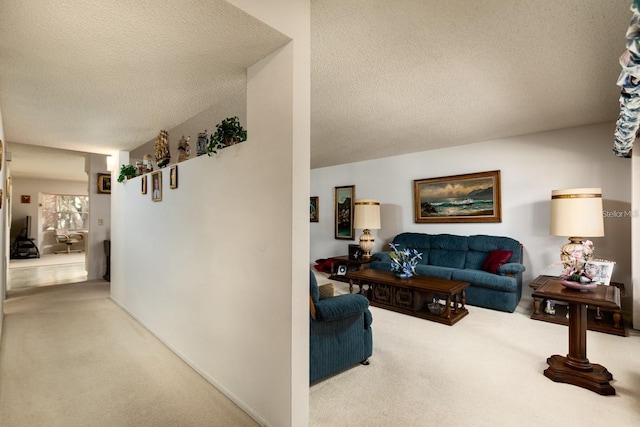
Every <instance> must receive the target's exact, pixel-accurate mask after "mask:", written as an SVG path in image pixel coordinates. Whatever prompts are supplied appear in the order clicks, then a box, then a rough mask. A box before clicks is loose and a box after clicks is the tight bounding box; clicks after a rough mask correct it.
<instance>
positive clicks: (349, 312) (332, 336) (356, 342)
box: [309, 271, 373, 383]
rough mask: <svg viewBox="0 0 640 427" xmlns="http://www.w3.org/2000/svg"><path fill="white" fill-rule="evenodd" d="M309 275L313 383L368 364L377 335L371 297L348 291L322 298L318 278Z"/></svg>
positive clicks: (310, 373) (310, 356)
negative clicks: (370, 301) (372, 331)
mask: <svg viewBox="0 0 640 427" xmlns="http://www.w3.org/2000/svg"><path fill="white" fill-rule="evenodd" d="M309 274H310V277H309V290H310V295H311V303H310V304H311V309H310V316H309V321H310V325H309V331H310V337H309V382H310V383H314V382H317V381H319V380H322V379H324V378H326V377H328V376H330V375H333V374H336V373H338V372H341V371H344V370H345V369H347V368H350V367H352V366H354V365H357V364H358V363H362V364H364V365H366V364H368V361H367V359H368V357H369V356H371V354H372V351H373V338H372V333H371V322H372V317H371V312H370V311H369V301H368V300H367V298H365V297H364V296H362V295H357V294H348V295H338V296H335V297H330V298H325V299H322V300H321V299H320V293H319V291H318V283H317V281H316V278H315V276H314V274H313V272H312V271H310V272H309Z"/></svg>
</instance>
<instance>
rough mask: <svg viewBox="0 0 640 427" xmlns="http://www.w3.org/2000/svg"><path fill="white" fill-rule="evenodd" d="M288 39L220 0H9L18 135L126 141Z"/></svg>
mask: <svg viewBox="0 0 640 427" xmlns="http://www.w3.org/2000/svg"><path fill="white" fill-rule="evenodd" d="M288 40H289V39H288V38H287V37H285V36H284V35H283V34H281V33H279V32H277V31H275V30H273V29H272V28H271V27H269V26H267V25H265V24H264V23H262V22H261V21H258V20H256V19H255V18H252V17H251V16H249V15H247V14H245V13H244V12H242V11H240V10H239V9H237V8H235V7H234V6H232V5H230V4H229V3H227V2H226V1H222V0H172V1H167V2H158V1H127V0H110V1H104V0H67V1H60V0H3V1H2V2H1V4H0V59H1V60H0V108H2V115H3V121H4V130H5V138H6V139H7V140H8V141H11V142H19V143H25V144H34V145H43V146H49V147H62V148H66V149H72V150H80V151H89V152H100V153H108V152H112V151H114V150H130V149H133V148H135V147H137V146H138V145H140V144H142V143H144V142H146V141H148V140H149V139H151V138H153V137H154V136H155V135H157V133H158V130H159V129H164V128H167V129H168V128H171V127H173V126H176V125H178V124H180V123H182V122H184V121H185V120H186V119H188V118H189V117H192V116H194V115H195V114H197V113H199V112H200V111H202V110H204V109H206V108H207V107H209V106H210V105H211V104H212V103H213V100H216V99H220V98H230V97H232V95H233V93H234V92H235V91H236V90H237V89H238V88H242V93H244V86H245V84H246V71H245V70H246V68H247V67H248V66H249V65H251V64H254V63H255V62H257V61H258V60H260V59H262V58H264V57H265V56H266V55H268V54H269V53H271V52H273V51H274V50H275V49H277V48H278V47H280V46H282V45H284V44H285V43H286V42H287V41H288Z"/></svg>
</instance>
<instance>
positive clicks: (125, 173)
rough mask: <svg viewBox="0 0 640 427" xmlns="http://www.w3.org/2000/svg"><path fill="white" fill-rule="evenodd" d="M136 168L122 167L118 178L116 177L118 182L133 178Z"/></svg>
mask: <svg viewBox="0 0 640 427" xmlns="http://www.w3.org/2000/svg"><path fill="white" fill-rule="evenodd" d="M135 176H136V167H135V166H134V165H122V166H121V167H120V176H118V182H122V181H124V180H125V179H131V178H135Z"/></svg>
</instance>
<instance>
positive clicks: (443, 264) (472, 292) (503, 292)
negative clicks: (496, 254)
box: [371, 233, 525, 312]
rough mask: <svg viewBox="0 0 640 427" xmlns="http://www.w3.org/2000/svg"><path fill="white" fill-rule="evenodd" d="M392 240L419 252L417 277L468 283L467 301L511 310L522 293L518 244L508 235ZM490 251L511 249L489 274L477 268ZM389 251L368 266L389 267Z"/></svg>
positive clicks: (414, 235)
mask: <svg viewBox="0 0 640 427" xmlns="http://www.w3.org/2000/svg"><path fill="white" fill-rule="evenodd" d="M393 243H394V244H396V245H398V246H399V249H400V248H402V249H404V248H410V249H411V248H413V249H416V250H418V252H421V253H422V259H421V260H420V261H419V264H418V265H417V266H416V269H415V270H416V273H417V274H418V275H421V276H430V277H439V278H442V279H449V280H461V281H464V282H469V283H470V285H469V287H468V288H467V289H466V297H467V301H466V302H467V304H470V305H476V306H479V307H486V308H491V309H495V310H502V311H508V312H513V311H514V310H515V309H516V307H517V305H518V302H519V301H520V297H521V295H522V272H523V271H525V267H524V265H523V264H522V245H521V244H520V242H518V241H517V240H514V239H511V238H509V237H498V236H485V235H476V236H457V235H452V234H424V233H401V234H398V235H397V236H396V237H395V238H394V239H393ZM492 251H512V253H513V254H512V255H511V258H509V259H508V260H506V262H505V263H504V264H501V265H499V266H495V267H497V271H496V272H495V274H494V273H491V272H489V271H486V270H483V269H482V268H481V267H482V266H483V263H484V262H485V260H486V259H487V257H488V256H489V254H490V253H492ZM389 254H390V252H380V253H377V254H374V255H373V256H374V257H376V258H378V259H379V261H374V262H372V263H371V268H375V269H380V270H391V257H390V255H389Z"/></svg>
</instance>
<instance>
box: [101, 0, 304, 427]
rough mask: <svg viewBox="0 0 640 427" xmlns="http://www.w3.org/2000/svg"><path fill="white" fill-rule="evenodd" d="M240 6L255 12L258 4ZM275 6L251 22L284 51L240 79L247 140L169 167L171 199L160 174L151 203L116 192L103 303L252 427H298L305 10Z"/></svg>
mask: <svg viewBox="0 0 640 427" xmlns="http://www.w3.org/2000/svg"><path fill="white" fill-rule="evenodd" d="M232 3H236V2H232ZM237 3H241V5H240V6H242V7H244V6H252V5H256V10H258V11H259V10H260V9H261V8H262V6H261V5H260V4H259V3H260V2H258V1H257V0H253V1H251V2H247V1H239V2H237ZM279 3H280V6H283V7H284V9H282V8H280V9H279V14H276V15H273V14H272V15H271V16H269V17H266V18H265V17H263V16H261V15H259V14H258V15H256V14H254V11H252V10H248V12H249V13H252V14H254V16H256V17H257V18H259V19H262V20H263V21H265V22H267V23H268V24H269V25H271V26H273V27H275V28H277V29H279V30H280V31H282V32H284V33H285V34H288V35H290V36H291V37H292V38H294V39H295V42H292V43H289V44H288V45H286V46H284V47H283V48H281V49H280V50H279V51H277V52H275V53H273V54H272V55H270V56H269V57H267V58H265V59H264V60H262V61H260V62H259V63H257V64H255V65H254V66H252V67H250V68H249V70H248V72H247V130H248V134H249V139H248V140H247V141H246V142H244V143H242V144H238V145H235V146H231V147H228V148H225V149H224V150H222V152H221V154H220V156H218V157H208V156H201V157H196V158H192V159H190V160H188V161H186V162H183V163H180V164H179V166H178V168H179V169H178V188H177V189H169V188H168V175H169V169H168V168H165V169H163V170H162V174H163V189H164V191H163V193H164V194H163V200H162V201H161V202H155V203H154V202H152V201H151V198H150V194H147V195H142V194H140V181H141V177H137V178H134V179H132V180H130V181H128V182H126V183H124V184H114V185H113V187H112V199H111V200H112V211H111V212H112V216H111V222H112V230H111V234H112V275H111V292H112V298H113V299H114V300H115V301H117V302H118V303H119V304H120V305H121V306H123V307H124V308H125V309H126V310H128V311H129V312H130V313H131V314H132V315H133V316H135V317H136V318H137V319H138V320H139V321H140V322H142V323H143V324H144V325H145V326H146V327H147V328H148V329H150V330H151V331H152V332H153V333H155V334H156V335H157V336H158V337H159V338H160V339H161V340H163V342H165V343H166V344H167V345H168V346H169V347H171V348H172V349H173V350H174V351H175V352H176V353H177V354H179V355H180V356H181V357H182V358H184V359H185V360H186V361H187V362H188V363H190V364H191V366H193V367H194V368H195V369H196V370H197V371H198V372H200V373H201V374H202V375H203V376H204V377H205V378H207V379H208V380H209V381H210V382H212V383H213V384H214V385H216V386H217V387H218V388H219V389H220V390H221V391H223V392H224V393H225V394H226V395H227V396H229V397H231V398H232V399H233V400H234V401H235V402H236V403H237V404H239V405H240V406H241V407H242V408H243V409H245V410H246V411H247V412H248V413H249V414H251V415H252V416H253V417H254V418H255V419H256V420H258V421H259V422H260V423H262V424H264V425H272V426H302V425H307V424H308V375H309V371H308V339H309V338H308V337H309V335H308V334H309V331H308V308H307V299H308V271H307V270H308V265H307V254H308V250H309V229H308V218H307V211H306V209H307V198H308V196H309V191H308V189H309V166H308V165H309V111H310V107H309V93H310V84H309V76H310V72H309V34H308V32H309V5H308V1H305V2H301V1H295V0H291V1H280V2H279ZM292 5H295V7H292ZM270 6H273V5H270ZM245 10H247V9H245ZM263 18H264V19H263ZM267 18H271V19H273V20H270V19H267ZM291 22H295V24H294V27H295V28H294V29H292V28H291V25H292V24H291ZM288 30H290V31H288ZM305 31H306V33H305ZM299 35H300V37H298V36H299ZM168 131H169V133H170V134H172V133H176V132H174V131H173V130H171V129H169V130H168ZM198 131H199V130H198V129H193V130H192V131H191V132H194V133H197V132H198ZM194 133H191V135H194ZM128 162H129V155H128V153H119V159H118V160H117V162H116V164H118V165H120V164H126V163H128Z"/></svg>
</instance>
